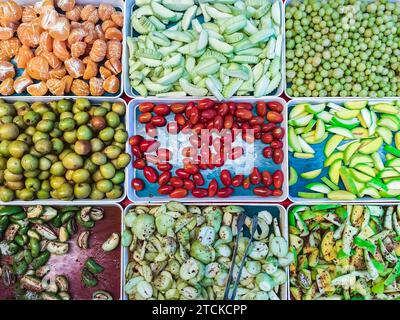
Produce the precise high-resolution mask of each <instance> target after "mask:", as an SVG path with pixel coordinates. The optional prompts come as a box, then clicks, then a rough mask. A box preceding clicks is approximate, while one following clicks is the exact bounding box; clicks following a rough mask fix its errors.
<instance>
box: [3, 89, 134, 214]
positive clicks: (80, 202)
mask: <svg viewBox="0 0 400 320" xmlns="http://www.w3.org/2000/svg"><path fill="white" fill-rule="evenodd" d="M77 98H79V97H53V96H45V97H31V96H29V97H12V96H11V97H2V99H3V100H4V101H5V102H11V103H12V102H15V101H24V102H28V103H33V102H50V101H58V100H62V99H67V100H76V99H77ZM82 98H85V99H89V101H91V102H93V103H94V104H98V103H100V102H102V101H106V102H120V103H123V104H124V105H125V108H126V110H127V112H128V106H127V103H126V102H125V100H123V99H121V98H117V97H97V98H96V97H82ZM126 119H128V115H127V114H125V125H126ZM126 131H128V128H126ZM128 146H129V142H128V141H127V142H126V144H125V152H126V153H128V150H129V153H130V148H128ZM129 166H130V164H128V166H127V167H129ZM124 172H125V181H124V182H123V185H122V187H123V188H124V191H123V194H122V196H121V197H119V198H118V199H103V200H91V199H74V200H73V201H63V200H55V199H45V200H32V201H21V200H13V201H10V202H3V201H0V205H8V204H13V205H24V206H26V205H34V204H46V205H53V206H55V205H71V203H72V202H73V203H74V204H76V205H96V204H97V205H102V204H115V203H119V202H121V201H122V200H124V199H125V197H126V193H127V187H128V184H127V181H128V180H127V175H128V171H127V168H125V169H124Z"/></svg>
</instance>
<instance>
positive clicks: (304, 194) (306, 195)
mask: <svg viewBox="0 0 400 320" xmlns="http://www.w3.org/2000/svg"><path fill="white" fill-rule="evenodd" d="M297 195H298V196H299V197H300V198H304V199H323V198H325V195H324V194H323V193H312V192H298V193H297Z"/></svg>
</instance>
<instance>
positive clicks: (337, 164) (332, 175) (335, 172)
mask: <svg viewBox="0 0 400 320" xmlns="http://www.w3.org/2000/svg"><path fill="white" fill-rule="evenodd" d="M341 167H342V160H339V159H338V160H336V161H334V162H333V163H332V165H331V166H330V167H329V170H328V175H329V179H330V180H331V181H332V182H333V183H334V184H336V185H338V184H339V177H340V174H339V171H340V168H341Z"/></svg>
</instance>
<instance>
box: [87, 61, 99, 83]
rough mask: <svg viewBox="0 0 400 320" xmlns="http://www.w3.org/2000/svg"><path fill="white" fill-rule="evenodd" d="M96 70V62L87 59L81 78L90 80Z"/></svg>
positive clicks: (95, 73)
mask: <svg viewBox="0 0 400 320" xmlns="http://www.w3.org/2000/svg"><path fill="white" fill-rule="evenodd" d="M97 72H98V67H97V63H96V62H93V61H91V60H89V61H88V62H87V63H86V69H85V72H84V73H83V79H85V80H90V79H91V78H93V77H95V76H96V75H97Z"/></svg>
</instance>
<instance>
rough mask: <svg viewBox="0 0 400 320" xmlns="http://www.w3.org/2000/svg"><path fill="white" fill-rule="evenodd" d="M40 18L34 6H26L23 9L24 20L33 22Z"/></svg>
mask: <svg viewBox="0 0 400 320" xmlns="http://www.w3.org/2000/svg"><path fill="white" fill-rule="evenodd" d="M37 18H38V14H37V13H36V11H35V8H34V7H33V6H25V7H24V8H23V10H22V22H32V21H33V20H35V19H37Z"/></svg>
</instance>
